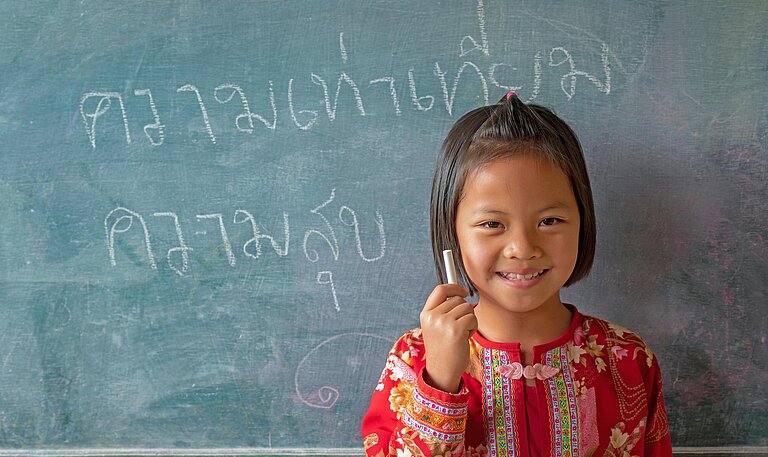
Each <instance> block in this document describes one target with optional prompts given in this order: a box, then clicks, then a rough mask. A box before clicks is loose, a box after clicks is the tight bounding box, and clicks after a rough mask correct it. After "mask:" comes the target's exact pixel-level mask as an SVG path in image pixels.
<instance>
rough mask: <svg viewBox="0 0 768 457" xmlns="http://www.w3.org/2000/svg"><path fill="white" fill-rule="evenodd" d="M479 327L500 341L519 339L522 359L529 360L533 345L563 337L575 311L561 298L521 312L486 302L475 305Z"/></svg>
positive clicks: (481, 330)
mask: <svg viewBox="0 0 768 457" xmlns="http://www.w3.org/2000/svg"><path fill="white" fill-rule="evenodd" d="M475 315H476V316H477V321H478V331H479V332H480V334H481V335H483V337H485V338H486V339H488V340H490V341H494V342H497V343H513V342H515V343H520V350H521V352H522V356H523V361H524V362H525V363H530V361H531V357H532V355H533V354H532V352H533V347H534V346H538V345H540V344H544V343H548V342H550V341H554V340H556V339H558V338H560V337H561V336H562V335H563V334H565V332H566V331H568V327H569V326H570V325H571V319H572V316H573V313H572V312H571V310H570V309H568V308H567V307H566V306H565V305H563V304H562V303H561V302H560V299H559V297H557V301H556V302H554V301H553V302H551V303H550V304H548V305H542V306H540V307H538V308H536V309H534V310H531V311H528V312H525V313H520V312H512V311H508V310H505V309H503V308H500V307H498V306H483V304H482V300H481V304H480V305H478V306H477V308H476V309H475Z"/></svg>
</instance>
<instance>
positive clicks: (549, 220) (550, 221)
mask: <svg viewBox="0 0 768 457" xmlns="http://www.w3.org/2000/svg"><path fill="white" fill-rule="evenodd" d="M560 221H561V219H558V218H556V217H546V218H544V219H542V220H541V222H540V224H541V225H545V226H550V225H555V224H557V223H558V222H560Z"/></svg>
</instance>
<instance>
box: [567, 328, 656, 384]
mask: <svg viewBox="0 0 768 457" xmlns="http://www.w3.org/2000/svg"><path fill="white" fill-rule="evenodd" d="M571 344H572V345H573V346H574V347H577V348H581V349H583V350H584V352H585V354H589V355H592V356H594V357H602V358H605V359H606V361H608V360H610V361H612V362H615V363H620V362H624V363H622V364H623V365H624V364H626V363H629V362H634V363H632V364H636V365H638V366H639V367H641V368H642V369H643V371H645V369H650V368H652V367H653V366H654V365H655V364H656V363H657V362H656V356H655V355H654V353H653V351H651V349H650V348H649V347H648V345H647V344H646V343H645V341H644V340H643V339H642V338H641V337H640V335H638V334H637V333H635V332H634V331H632V330H630V329H628V328H626V327H624V326H622V325H619V324H615V323H613V322H609V321H607V320H605V319H601V318H599V317H594V316H588V315H584V316H583V320H582V324H581V326H580V327H577V329H576V331H575V332H574V335H573V339H572V343H571Z"/></svg>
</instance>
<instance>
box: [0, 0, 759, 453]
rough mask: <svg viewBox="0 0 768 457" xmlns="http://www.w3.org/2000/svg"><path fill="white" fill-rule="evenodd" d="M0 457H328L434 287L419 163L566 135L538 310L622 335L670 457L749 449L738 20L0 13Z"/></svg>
mask: <svg viewBox="0 0 768 457" xmlns="http://www.w3.org/2000/svg"><path fill="white" fill-rule="evenodd" d="M0 17H1V18H2V19H0V69H2V71H1V72H0V449H8V450H12V449H56V448H59V449H89V448H155V449H182V448H195V449H202V448H222V449H228V448H240V447H252V448H264V447H270V446H271V447H277V448H293V447H297V448H312V449H322V448H354V447H358V448H360V447H361V446H362V443H361V439H360V437H359V436H358V435H359V432H358V430H359V422H360V419H361V416H362V414H363V412H364V410H365V408H366V406H367V402H368V399H369V396H370V393H371V392H372V390H373V388H374V386H375V384H376V381H377V379H378V376H379V373H380V371H381V369H382V368H383V365H384V361H385V358H386V352H387V350H388V349H389V347H390V346H391V344H392V342H393V341H394V340H395V339H396V338H397V337H398V336H399V335H400V334H401V333H402V332H404V331H405V330H407V329H408V328H411V327H413V326H415V325H417V323H418V312H419V310H420V308H421V306H422V303H423V301H424V299H425V297H426V295H427V294H428V293H429V291H430V290H431V289H432V287H433V286H434V283H435V275H434V272H433V271H432V263H431V262H432V261H431V254H430V247H429V240H428V229H427V225H428V222H427V216H426V212H427V199H428V192H429V186H430V178H431V173H432V168H433V165H434V160H435V156H436V153H437V150H438V148H439V144H440V141H441V140H442V138H443V136H444V135H445V133H446V131H447V129H448V128H449V127H450V125H451V124H452V123H453V122H454V121H455V120H456V119H457V117H458V116H460V115H461V114H462V113H464V112H466V111H467V110H469V109H471V108H474V107H476V106H478V105H481V104H484V103H486V102H488V101H491V102H493V101H495V100H497V99H498V98H499V97H500V96H501V95H502V94H504V93H505V92H506V91H508V90H510V89H514V90H516V91H517V92H518V93H519V94H520V97H521V98H523V99H526V100H534V101H536V102H539V103H542V104H545V105H548V106H551V107H553V108H554V109H555V110H556V111H557V112H558V113H559V114H560V115H562V116H563V117H564V118H565V119H567V120H568V121H569V122H570V123H571V124H572V125H573V127H574V129H575V130H576V131H577V132H578V133H579V134H580V137H581V140H582V141H583V145H584V148H585V151H586V155H587V159H588V165H589V168H590V171H591V175H592V179H593V185H594V188H595V198H596V205H597V211H598V217H599V246H598V254H597V261H596V265H595V268H594V270H593V274H592V275H591V276H590V277H589V278H588V279H587V280H585V281H584V282H583V283H581V284H579V285H578V286H577V287H573V288H572V289H570V290H568V291H567V292H566V294H565V298H566V299H567V300H568V301H570V302H573V303H576V304H577V305H578V306H579V307H580V308H581V309H582V310H583V311H584V312H586V313H591V314H596V315H599V316H602V317H605V318H607V319H610V320H613V321H616V322H619V323H622V324H624V325H626V326H628V327H630V328H632V329H634V330H636V331H637V332H639V333H640V334H641V335H643V337H644V338H645V339H646V340H647V342H648V343H649V345H650V346H651V347H652V348H653V349H654V351H655V352H656V354H657V355H658V357H659V359H660V361H661V364H662V367H663V370H664V382H665V386H664V393H665V395H666V399H667V408H668V413H669V422H670V425H671V429H672V438H673V443H674V445H675V446H683V447H691V446H709V447H718V446H758V447H759V446H766V445H768V437H767V435H766V433H765V430H766V425H767V424H766V416H768V405H767V402H768V399H767V398H768V395H766V394H767V390H766V385H768V366H766V365H767V362H768V357H767V351H766V348H767V343H766V337H767V336H768V328H767V322H768V320H767V318H766V315H768V313H766V288H767V287H768V286H766V283H768V281H766V279H767V278H768V244H767V243H768V228H767V226H768V224H767V223H766V214H768V156H767V155H766V146H767V145H768V138H767V136H768V135H767V134H768V117H767V116H766V114H767V113H768V96H767V95H766V92H767V91H766V89H767V88H768V75H767V73H766V65H768V51H767V50H768V27H766V23H768V4H767V3H766V2H763V1H752V2H748V1H741V2H731V1H698V0H697V1H682V0H669V1H658V2H657V1H642V2H638V1H634V0H631V1H613V0H611V1H608V0H605V1H592V2H569V1H565V0H556V1H508V2H499V1H490V0H486V1H482V0H476V1H465V0H447V1H442V2H434V1H423V2H414V1H406V0H369V1H365V2H359V1H344V0H338V1H337V0H333V1H309V0H305V1H298V0H280V1H276V0H275V1H273V0H264V1H250V2H249V1H246V2H244V1H218V2H206V1H202V0H201V1H183V2H164V1H157V2H149V1H145V0H142V1H122V2H106V1H103V2H99V1H82V2H59V1H41V0H32V1H25V2H11V1H4V2H2V3H0Z"/></svg>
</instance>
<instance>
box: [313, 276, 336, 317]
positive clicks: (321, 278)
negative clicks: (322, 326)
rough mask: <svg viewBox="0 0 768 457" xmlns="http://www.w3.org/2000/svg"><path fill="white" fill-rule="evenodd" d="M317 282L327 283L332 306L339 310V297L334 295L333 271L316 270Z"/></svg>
mask: <svg viewBox="0 0 768 457" xmlns="http://www.w3.org/2000/svg"><path fill="white" fill-rule="evenodd" d="M317 283H318V284H321V285H328V286H329V287H330V288H331V294H332V295H333V307H334V308H336V311H341V307H340V306H339V297H338V296H337V295H336V285H335V284H334V283H333V272H332V271H320V272H318V273H317Z"/></svg>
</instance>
